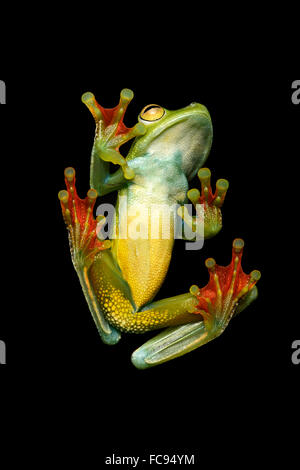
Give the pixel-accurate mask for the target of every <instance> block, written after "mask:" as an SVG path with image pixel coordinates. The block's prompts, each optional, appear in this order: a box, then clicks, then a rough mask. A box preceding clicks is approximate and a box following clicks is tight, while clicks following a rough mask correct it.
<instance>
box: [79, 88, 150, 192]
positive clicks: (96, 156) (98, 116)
mask: <svg viewBox="0 0 300 470" xmlns="http://www.w3.org/2000/svg"><path fill="white" fill-rule="evenodd" d="M132 98H133V92H132V91H131V90H129V89H127V88H124V89H123V90H122V91H121V93H120V101H119V104H118V105H117V106H116V107H114V108H104V107H102V106H101V105H100V104H99V103H98V102H97V101H96V99H95V96H94V95H93V93H90V92H87V93H84V94H83V95H82V98H81V99H82V101H83V103H84V104H85V105H86V106H87V107H88V109H89V111H90V112H91V114H92V115H93V117H94V119H95V123H96V131H95V140H94V145H93V150H92V156H91V171H90V185H91V188H94V189H96V190H97V191H98V194H99V195H103V194H107V193H108V192H110V191H114V190H118V189H120V188H121V187H122V186H123V185H124V184H126V183H127V182H128V180H131V179H133V178H134V171H133V170H132V168H130V167H129V166H128V164H127V161H126V159H125V158H124V157H123V156H122V155H121V153H120V151H119V148H120V146H121V145H123V144H124V143H125V142H128V141H129V140H131V139H133V138H134V137H136V136H139V135H143V134H144V133H145V131H146V128H145V126H144V124H142V123H137V124H136V125H135V126H133V127H132V128H128V127H126V126H125V124H124V123H123V118H124V114H125V112H126V109H127V107H128V104H129V103H130V101H131V100H132ZM109 163H114V164H115V165H120V168H119V170H117V171H116V172H115V173H114V174H112V175H111V174H110V172H109Z"/></svg>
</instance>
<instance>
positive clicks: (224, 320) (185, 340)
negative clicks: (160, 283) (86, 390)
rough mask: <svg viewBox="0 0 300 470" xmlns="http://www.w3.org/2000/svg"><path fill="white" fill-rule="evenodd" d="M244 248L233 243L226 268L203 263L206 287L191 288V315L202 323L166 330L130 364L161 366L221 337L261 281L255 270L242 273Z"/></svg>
mask: <svg viewBox="0 0 300 470" xmlns="http://www.w3.org/2000/svg"><path fill="white" fill-rule="evenodd" d="M243 247H244V242H243V240H241V239H236V240H234V242H233V250H232V260H231V263H230V264H229V265H228V266H226V267H223V266H218V265H217V264H216V262H215V260H214V259H213V258H209V259H207V260H206V263H205V264H206V267H207V268H208V270H209V274H210V279H209V282H208V284H207V285H206V286H205V287H203V288H201V289H199V287H197V286H195V285H194V286H192V287H191V288H190V293H191V295H192V296H193V297H194V298H195V301H196V305H195V308H194V310H193V311H194V313H195V314H198V315H199V316H200V319H201V320H200V321H198V322H197V323H195V322H194V323H188V324H184V325H182V326H178V327H175V328H174V327H173V328H167V329H166V330H164V331H163V332H162V333H160V334H159V335H157V336H155V337H154V338H152V339H151V340H149V341H147V342H146V343H145V344H144V345H143V346H141V347H140V348H138V349H137V350H136V351H135V352H134V353H133V355H132V362H133V364H134V365H135V366H136V367H137V368H139V369H146V368H149V367H153V366H155V365H158V364H162V363H164V362H166V361H169V360H171V359H174V358H176V357H179V356H182V355H183V354H186V353H188V352H190V351H193V350H194V349H196V348H199V347H200V346H203V345H204V344H206V343H208V342H209V341H212V340H213V339H215V338H216V337H218V336H219V335H220V334H221V333H223V331H224V330H225V328H226V327H227V325H228V323H229V322H230V320H231V318H232V317H233V316H234V315H236V314H237V313H240V312H241V311H242V310H244V308H246V307H247V306H248V305H249V304H250V303H251V302H252V301H253V300H255V299H256V297H257V288H256V286H255V284H256V282H257V281H258V280H259V278H260V272H259V271H257V270H255V271H252V272H251V273H250V274H249V275H247V274H245V273H244V272H243V270H242V267H241V258H242V252H243ZM160 302H161V301H160ZM157 304H159V302H157Z"/></svg>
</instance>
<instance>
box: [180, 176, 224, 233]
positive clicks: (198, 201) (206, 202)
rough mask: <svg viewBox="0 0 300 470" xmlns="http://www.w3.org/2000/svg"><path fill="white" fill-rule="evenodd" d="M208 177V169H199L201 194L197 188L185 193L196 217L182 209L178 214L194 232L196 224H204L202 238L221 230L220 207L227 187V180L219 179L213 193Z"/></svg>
mask: <svg viewBox="0 0 300 470" xmlns="http://www.w3.org/2000/svg"><path fill="white" fill-rule="evenodd" d="M210 177H211V172H210V170H209V169H208V168H200V170H199V171H198V178H199V180H200V182H201V193H200V191H199V190H198V189H197V188H192V189H190V190H189V191H188V192H187V197H188V198H189V200H190V201H191V203H192V204H193V206H194V207H195V210H196V214H197V215H196V216H194V217H191V216H190V215H189V214H188V211H187V209H186V208H184V207H182V208H180V210H179V212H178V214H179V215H180V216H181V217H182V218H183V220H184V221H185V222H186V223H187V224H188V225H189V226H190V227H191V228H192V230H193V231H194V232H195V231H197V224H199V222H200V223H202V224H203V222H204V238H211V237H213V236H214V235H216V234H217V233H218V232H219V231H220V230H221V228H222V213H221V207H222V205H223V203H224V199H225V196H226V192H227V190H228V187H229V183H228V181H227V180H225V179H219V180H218V181H217V183H216V191H215V193H213V192H212V188H211V183H210ZM203 219H204V220H203Z"/></svg>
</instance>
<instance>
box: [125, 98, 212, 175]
mask: <svg viewBox="0 0 300 470" xmlns="http://www.w3.org/2000/svg"><path fill="white" fill-rule="evenodd" d="M150 125H151V124H150ZM211 143H212V123H211V119H210V115H209V113H208V111H207V109H206V108H205V107H204V106H203V105H201V104H198V103H192V104H190V105H189V106H187V107H186V108H183V109H182V110H180V111H179V112H178V111H166V114H165V115H164V116H163V118H162V119H161V121H160V123H157V122H156V125H155V127H153V130H151V132H149V134H146V135H145V136H142V137H139V138H137V139H136V143H135V144H134V147H135V148H134V150H135V151H134V152H133V158H134V154H136V151H137V153H138V154H139V155H143V154H144V155H145V157H147V158H152V157H153V156H154V157H159V158H161V159H163V160H170V159H173V158H175V157H176V159H177V161H178V160H179V164H180V166H181V169H182V170H183V172H184V173H185V175H186V176H187V178H188V179H191V178H193V177H194V176H195V174H196V173H197V171H198V169H199V168H200V167H201V166H203V164H204V162H205V160H206V159H207V157H208V154H209V151H210V148H211Z"/></svg>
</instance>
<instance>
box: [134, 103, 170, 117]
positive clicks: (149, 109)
mask: <svg viewBox="0 0 300 470" xmlns="http://www.w3.org/2000/svg"><path fill="white" fill-rule="evenodd" d="M164 114H165V110H164V108H162V107H161V106H158V104H148V105H147V106H145V107H144V109H142V111H141V114H140V117H141V119H143V120H144V121H157V120H158V119H160V118H162V117H163V115H164Z"/></svg>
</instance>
